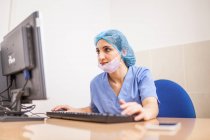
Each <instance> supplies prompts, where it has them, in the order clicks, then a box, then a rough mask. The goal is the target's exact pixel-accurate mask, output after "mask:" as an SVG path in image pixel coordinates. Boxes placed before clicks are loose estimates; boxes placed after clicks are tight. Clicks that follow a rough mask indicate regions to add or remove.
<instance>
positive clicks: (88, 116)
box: [47, 111, 134, 123]
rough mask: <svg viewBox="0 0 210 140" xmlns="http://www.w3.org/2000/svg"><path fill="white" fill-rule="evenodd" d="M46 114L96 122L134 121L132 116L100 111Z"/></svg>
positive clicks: (53, 116)
mask: <svg viewBox="0 0 210 140" xmlns="http://www.w3.org/2000/svg"><path fill="white" fill-rule="evenodd" d="M47 116H48V117H51V118H57V119H67V120H77V121H88V122H97V123H121V122H134V117H133V116H125V115H113V114H101V113H78V112H65V111H56V112H47Z"/></svg>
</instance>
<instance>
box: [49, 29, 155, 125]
mask: <svg viewBox="0 0 210 140" xmlns="http://www.w3.org/2000/svg"><path fill="white" fill-rule="evenodd" d="M95 45H96V52H97V54H98V66H99V67H100V68H101V69H102V70H104V72H103V73H101V74H99V75H97V76H96V77H95V78H94V79H93V80H92V81H91V84H90V91H91V103H90V106H88V107H85V108H73V107H71V106H68V105H60V106H57V107H55V108H53V109H52V111H58V110H65V111H71V112H96V113H112V114H120V113H121V114H122V115H135V120H136V121H138V120H142V119H143V120H150V119H153V118H156V117H157V114H158V101H157V100H158V98H157V94H156V88H155V85H154V81H153V79H152V78H151V74H150V71H149V70H148V69H146V68H144V67H136V66H134V64H135V61H136V60H135V56H134V53H133V50H132V48H131V47H130V45H129V44H128V41H127V39H126V37H125V36H124V35H123V34H122V33H121V32H120V31H118V30H107V31H105V32H102V33H100V34H99V35H97V36H96V38H95Z"/></svg>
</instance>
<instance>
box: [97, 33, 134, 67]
mask: <svg viewBox="0 0 210 140" xmlns="http://www.w3.org/2000/svg"><path fill="white" fill-rule="evenodd" d="M101 39H103V40H105V41H107V42H108V43H109V44H111V45H113V47H115V48H116V49H117V50H118V51H119V53H120V54H121V57H122V59H123V61H124V62H125V64H126V66H127V67H129V66H132V65H134V64H135V62H136V58H135V55H134V52H133V49H132V48H131V46H130V45H129V44H128V41H127V39H126V37H125V36H124V35H123V34H122V33H121V32H120V31H118V30H107V31H104V32H101V33H100V34H98V35H97V36H96V37H95V45H96V46H97V43H98V41H99V40H101ZM123 52H126V53H125V54H124V53H123Z"/></svg>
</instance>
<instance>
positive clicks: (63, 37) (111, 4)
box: [0, 0, 210, 112]
mask: <svg viewBox="0 0 210 140" xmlns="http://www.w3.org/2000/svg"><path fill="white" fill-rule="evenodd" d="M10 6H11V7H10ZM35 10H39V11H40V12H41V13H42V16H43V19H42V23H43V27H44V28H43V29H44V31H43V33H44V34H43V37H44V42H43V43H44V45H45V46H44V48H43V51H44V64H45V75H46V84H47V94H48V97H49V99H48V100H47V101H41V102H40V101H36V102H35V103H36V104H37V108H36V110H37V111H41V112H43V111H47V110H49V109H50V108H52V107H53V106H55V105H57V104H62V103H64V104H71V105H73V106H77V107H80V106H85V105H88V104H89V99H90V97H89V83H90V80H91V79H92V78H93V77H94V76H95V75H96V74H97V73H99V72H101V71H100V70H99V69H98V67H97V60H96V53H95V48H94V44H93V38H94V36H95V35H96V34H97V33H99V32H100V31H102V30H104V29H107V28H117V29H120V30H121V31H122V32H124V33H125V34H126V35H127V37H128V39H129V42H130V44H131V45H132V46H133V47H134V50H135V51H136V52H137V51H139V50H143V49H150V48H157V47H161V46H171V45H176V44H183V43H186V42H195V41H200V40H207V39H210V28H209V25H210V16H209V13H210V0H171V1H168V0H159V1H156V0H88V1H87V0H54V1H52V0H44V1H43V0H10V1H9V0H0V40H2V37H3V35H5V33H6V32H7V31H8V29H10V30H11V29H12V28H13V27H15V26H16V25H17V24H18V23H19V22H20V21H22V20H23V19H24V18H26V17H27V16H28V15H29V14H30V13H32V12H33V11H35ZM10 15H11V16H10ZM10 19H11V20H10Z"/></svg>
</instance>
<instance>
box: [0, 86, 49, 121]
mask: <svg viewBox="0 0 210 140" xmlns="http://www.w3.org/2000/svg"><path fill="white" fill-rule="evenodd" d="M24 91H25V90H24ZM24 91H23V90H22V89H14V90H11V94H12V98H11V103H10V108H8V110H1V111H0V122H17V121H43V120H44V119H45V118H46V117H40V116H28V115H26V114H24V113H25V112H21V97H22V96H23V95H25V92H24ZM26 93H27V92H26Z"/></svg>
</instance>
